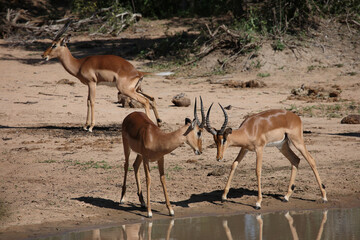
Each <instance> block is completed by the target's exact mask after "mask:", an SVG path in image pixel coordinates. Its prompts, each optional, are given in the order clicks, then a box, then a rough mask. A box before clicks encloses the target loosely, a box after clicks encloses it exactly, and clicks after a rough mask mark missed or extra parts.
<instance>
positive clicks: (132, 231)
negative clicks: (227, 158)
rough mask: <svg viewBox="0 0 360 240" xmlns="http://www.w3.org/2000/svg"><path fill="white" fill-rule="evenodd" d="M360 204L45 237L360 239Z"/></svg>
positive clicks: (150, 223)
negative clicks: (350, 207) (355, 206)
mask: <svg viewBox="0 0 360 240" xmlns="http://www.w3.org/2000/svg"><path fill="white" fill-rule="evenodd" d="M359 226H360V208H354V209H332V210H316V211H290V212H279V213H265V214H239V215H224V216H206V217H192V218H182V219H174V218H167V219H161V220H154V221H143V222H140V223H134V224H125V225H121V226H119V227H111V228H101V229H94V230H91V231H86V232H74V233H67V234H64V235H61V236H60V235H59V236H54V237H48V238H41V239H46V240H58V239H59V240H60V239H71V240H83V239H86V240H88V239H93V240H95V239H96V240H100V239H101V240H106V239H120V240H122V239H152V240H155V239H186V240H189V239H196V240H199V239H200V240H201V239H206V240H210V239H228V240H231V239H259V240H261V239H277V240H278V239H279V240H281V239H286V240H288V239H294V240H296V239H344V240H345V239H360V228H359Z"/></svg>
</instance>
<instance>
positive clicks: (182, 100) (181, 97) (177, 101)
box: [171, 93, 191, 107]
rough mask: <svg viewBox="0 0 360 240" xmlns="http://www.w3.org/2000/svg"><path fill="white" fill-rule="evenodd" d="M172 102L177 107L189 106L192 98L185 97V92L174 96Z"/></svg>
mask: <svg viewBox="0 0 360 240" xmlns="http://www.w3.org/2000/svg"><path fill="white" fill-rule="evenodd" d="M171 102H172V103H173V104H174V105H175V106H177V107H188V106H190V104H191V101H190V99H189V98H187V97H185V94H184V93H180V94H178V95H176V96H174V97H173V99H172V101H171Z"/></svg>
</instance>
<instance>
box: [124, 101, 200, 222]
mask: <svg viewBox="0 0 360 240" xmlns="http://www.w3.org/2000/svg"><path fill="white" fill-rule="evenodd" d="M200 100H201V98H200ZM201 116H202V121H201V123H200V121H199V120H198V118H197V114H196V100H195V106H194V120H193V121H191V120H190V119H188V118H186V119H185V125H184V126H182V127H180V128H179V129H178V130H176V131H173V132H170V133H165V132H163V131H161V129H160V128H159V127H157V126H156V125H155V124H154V123H153V122H152V121H151V120H150V119H149V118H148V117H147V116H146V115H145V114H144V113H141V112H133V113H131V114H129V115H128V116H127V117H126V118H125V119H124V121H123V123H122V139H123V146H124V154H125V164H124V182H123V186H122V193H121V199H120V203H123V202H124V199H125V192H126V177H127V172H128V168H129V156H130V151H131V150H132V151H134V152H136V153H137V157H136V160H135V162H134V164H133V167H134V173H135V179H136V185H137V189H138V192H137V194H138V197H139V201H140V203H141V206H143V207H144V206H145V202H144V199H143V195H142V191H141V186H140V178H139V166H140V164H141V162H143V164H144V170H145V176H146V186H147V215H148V217H152V212H151V207H150V183H151V178H150V168H149V162H157V164H158V168H159V173H160V181H161V184H162V187H163V191H164V195H165V201H166V206H167V208H168V210H169V214H170V215H171V216H173V215H174V210H173V209H172V207H171V205H170V201H169V197H168V194H167V190H166V183H165V175H164V155H166V154H168V153H170V152H172V151H173V150H175V149H176V148H178V147H179V146H180V145H181V144H183V143H184V142H186V143H187V144H189V145H190V146H191V148H192V149H193V150H194V152H195V154H197V155H199V154H201V152H202V140H201V137H202V131H203V128H204V125H205V113H204V110H203V104H202V100H201Z"/></svg>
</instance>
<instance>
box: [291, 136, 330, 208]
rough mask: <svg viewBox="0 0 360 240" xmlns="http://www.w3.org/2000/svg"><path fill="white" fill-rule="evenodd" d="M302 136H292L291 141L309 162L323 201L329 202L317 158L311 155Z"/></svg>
mask: <svg viewBox="0 0 360 240" xmlns="http://www.w3.org/2000/svg"><path fill="white" fill-rule="evenodd" d="M300 136H301V137H296V136H295V137H294V136H290V139H291V142H292V143H293V144H294V146H295V148H296V149H298V150H299V152H300V153H301V154H302V155H303V157H304V158H305V159H306V161H307V162H308V163H309V165H310V167H311V169H312V171H313V173H314V175H315V178H316V181H317V183H318V185H319V188H320V192H321V196H322V200H323V202H327V197H326V191H325V186H324V184H322V183H321V179H320V175H319V172H318V170H317V168H316V163H315V159H314V158H313V157H312V156H311V155H310V153H309V152H308V150H307V149H306V146H305V144H304V140H303V138H302V135H300Z"/></svg>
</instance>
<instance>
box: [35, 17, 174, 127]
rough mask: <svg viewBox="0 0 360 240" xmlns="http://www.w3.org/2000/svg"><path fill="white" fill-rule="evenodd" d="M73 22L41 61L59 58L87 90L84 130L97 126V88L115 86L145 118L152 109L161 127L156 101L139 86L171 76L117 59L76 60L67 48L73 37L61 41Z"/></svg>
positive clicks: (109, 57) (98, 56) (96, 57)
mask: <svg viewBox="0 0 360 240" xmlns="http://www.w3.org/2000/svg"><path fill="white" fill-rule="evenodd" d="M70 23H71V21H69V22H68V23H67V24H65V25H64V27H63V28H62V29H61V30H60V31H59V32H58V33H57V35H56V36H55V38H54V40H53V42H52V44H51V46H50V47H49V48H48V49H46V51H45V52H44V53H43V54H42V57H43V58H44V59H45V60H46V61H48V60H49V59H52V58H58V59H59V60H60V62H61V64H62V65H63V67H64V68H65V70H66V71H67V72H68V73H70V74H71V75H73V76H74V77H76V78H78V79H79V80H80V82H82V83H83V84H85V85H87V86H88V98H87V117H86V123H85V126H84V129H85V130H88V131H89V132H92V129H93V127H94V126H95V117H94V104H95V91H96V85H97V84H106V85H114V86H116V87H117V89H118V90H119V92H121V93H123V94H125V95H127V96H129V97H130V98H132V99H135V100H137V101H139V102H140V103H142V104H143V105H144V106H145V111H146V114H147V115H148V116H149V117H150V115H149V112H150V105H151V107H152V109H153V111H154V114H155V117H156V121H157V123H158V124H159V125H160V122H161V119H160V118H159V114H158V112H157V109H156V106H155V105H156V104H155V99H154V98H153V97H151V96H149V95H147V94H145V93H144V92H142V91H141V88H140V83H141V81H142V79H143V77H144V75H162V76H164V75H170V74H172V73H170V72H163V73H145V72H140V71H138V70H136V69H135V67H134V66H133V65H132V64H131V63H130V62H128V61H126V60H125V59H123V58H121V57H118V56H115V55H94V56H88V57H84V58H81V59H77V58H74V57H73V56H72V54H71V52H70V50H69V48H68V47H67V45H66V44H67V43H68V42H69V39H70V35H68V36H65V37H62V35H63V34H64V33H65V32H66V30H67V29H68V28H69V25H70Z"/></svg>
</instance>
